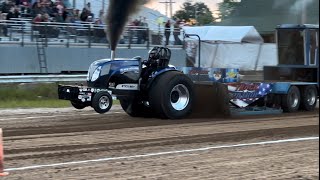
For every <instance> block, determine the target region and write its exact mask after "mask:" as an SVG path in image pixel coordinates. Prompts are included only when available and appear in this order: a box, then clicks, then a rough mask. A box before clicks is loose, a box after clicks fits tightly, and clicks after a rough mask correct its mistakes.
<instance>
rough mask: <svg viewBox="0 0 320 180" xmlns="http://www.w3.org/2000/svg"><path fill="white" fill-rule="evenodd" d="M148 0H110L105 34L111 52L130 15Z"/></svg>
mask: <svg viewBox="0 0 320 180" xmlns="http://www.w3.org/2000/svg"><path fill="white" fill-rule="evenodd" d="M147 2H148V0H110V2H109V8H108V14H107V18H106V24H107V25H108V26H107V34H108V39H109V42H110V46H111V50H113V51H114V50H115V49H116V47H117V44H118V41H119V40H120V36H121V34H122V32H123V29H124V27H125V25H126V23H127V21H128V18H129V16H130V15H132V14H133V13H134V12H136V11H137V10H138V7H139V5H142V4H145V3H147Z"/></svg>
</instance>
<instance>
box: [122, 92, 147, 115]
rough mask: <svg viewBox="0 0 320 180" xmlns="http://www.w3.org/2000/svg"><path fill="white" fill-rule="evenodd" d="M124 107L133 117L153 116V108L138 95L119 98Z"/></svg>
mask: <svg viewBox="0 0 320 180" xmlns="http://www.w3.org/2000/svg"><path fill="white" fill-rule="evenodd" d="M119 101H120V105H121V107H122V109H123V110H124V111H125V112H126V113H127V114H128V115H129V116H131V117H145V118H151V117H153V113H152V109H151V108H150V107H148V106H147V104H144V102H142V101H140V100H138V98H136V97H121V98H119Z"/></svg>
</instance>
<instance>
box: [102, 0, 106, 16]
mask: <svg viewBox="0 0 320 180" xmlns="http://www.w3.org/2000/svg"><path fill="white" fill-rule="evenodd" d="M105 4H106V0H102V11H103V13H104V10H105V8H104V7H105Z"/></svg>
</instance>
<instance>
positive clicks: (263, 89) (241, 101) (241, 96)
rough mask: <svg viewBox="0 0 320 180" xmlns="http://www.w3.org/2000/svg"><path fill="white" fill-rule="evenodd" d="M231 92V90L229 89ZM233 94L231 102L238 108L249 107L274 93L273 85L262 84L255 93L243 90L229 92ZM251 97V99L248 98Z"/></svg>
mask: <svg viewBox="0 0 320 180" xmlns="http://www.w3.org/2000/svg"><path fill="white" fill-rule="evenodd" d="M229 90H230V89H229ZM229 92H230V94H231V97H233V98H232V99H231V102H232V103H233V104H234V105H236V106H238V107H247V106H249V105H250V104H252V103H253V102H255V101H257V100H259V99H260V98H262V97H264V96H266V95H267V94H269V93H271V92H272V84H270V83H260V84H259V86H258V88H257V89H256V90H255V91H247V90H243V91H242V92H239V91H237V92H236V91H229ZM246 97H250V98H246Z"/></svg>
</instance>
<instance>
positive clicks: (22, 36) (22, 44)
mask: <svg viewBox="0 0 320 180" xmlns="http://www.w3.org/2000/svg"><path fill="white" fill-rule="evenodd" d="M21 30H22V34H21V38H22V40H21V46H22V47H23V46H24V22H22V24H21Z"/></svg>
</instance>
